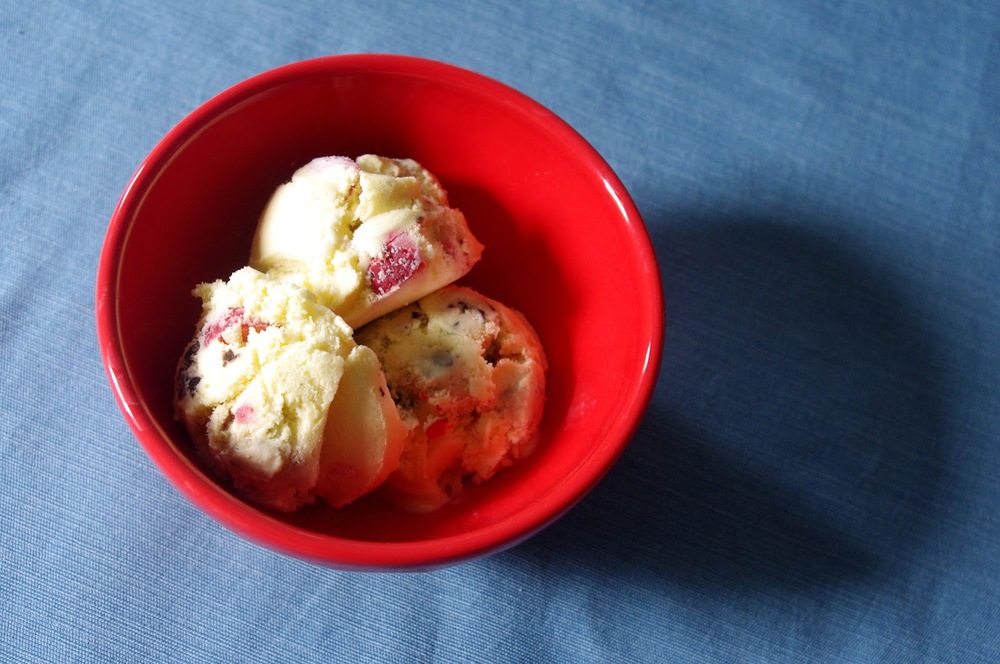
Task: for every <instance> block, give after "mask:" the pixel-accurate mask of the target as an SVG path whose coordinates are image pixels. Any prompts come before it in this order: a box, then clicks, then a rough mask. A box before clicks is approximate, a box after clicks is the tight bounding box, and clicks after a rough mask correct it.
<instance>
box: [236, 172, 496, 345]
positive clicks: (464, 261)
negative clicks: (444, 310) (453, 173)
mask: <svg viewBox="0 0 1000 664" xmlns="http://www.w3.org/2000/svg"><path fill="white" fill-rule="evenodd" d="M481 253H482V245H481V244H480V243H479V242H478V241H477V240H476V238H475V237H474V236H473V235H472V232H471V231H470V230H469V227H468V225H467V223H466V220H465V217H464V216H463V214H462V213H461V211H459V210H457V209H454V208H451V207H449V205H448V197H447V194H446V193H445V191H444V189H443V188H442V187H441V185H440V183H439V182H438V181H437V179H436V178H435V177H434V176H433V175H432V174H430V173H429V172H428V171H427V170H425V169H424V168H423V167H421V166H420V164H418V163H417V162H415V161H413V160H411V159H388V158H384V157H378V156H375V155H362V156H360V157H358V158H357V160H351V159H348V158H345V157H322V158H318V159H314V160H313V161H311V162H309V163H308V164H306V165H305V166H303V167H301V168H299V169H298V170H297V171H295V173H294V174H293V175H292V177H291V180H290V181H289V182H287V183H285V184H283V185H281V186H280V187H278V189H277V190H276V191H275V192H274V194H273V195H272V197H271V199H270V200H269V202H268V203H267V206H266V208H265V209H264V211H263V214H262V215H261V217H260V219H259V221H258V225H257V231H256V234H255V236H254V240H253V246H252V248H251V253H250V261H249V264H250V266H251V267H254V268H256V269H258V270H260V271H262V272H267V273H269V274H271V275H273V276H276V277H278V278H281V279H285V280H287V281H290V282H292V283H296V284H298V285H300V286H303V287H305V288H307V289H308V290H310V291H312V292H313V293H315V295H316V298H317V300H318V301H319V302H320V303H321V304H323V305H325V306H327V307H329V308H330V309H331V310H333V311H334V312H335V313H337V314H339V315H340V316H342V317H343V318H344V319H345V320H346V321H347V323H348V325H350V326H351V327H353V328H358V327H360V326H362V325H364V324H365V323H367V322H369V321H371V320H374V319H375V318H377V317H379V316H382V315H384V314H386V313H388V312H390V311H393V310H394V309H397V308H399V307H401V306H404V305H407V304H409V303H411V302H413V301H414V300H417V299H418V298H420V297H422V296H424V295H426V294H428V293H430V292H432V291H434V290H436V289H438V288H440V287H442V286H444V285H446V284H449V283H451V282H453V281H455V280H457V279H458V278H460V277H461V276H463V275H465V274H466V273H467V272H468V271H469V270H470V269H471V268H472V266H473V265H474V264H475V263H476V262H477V261H478V260H479V257H480V255H481Z"/></svg>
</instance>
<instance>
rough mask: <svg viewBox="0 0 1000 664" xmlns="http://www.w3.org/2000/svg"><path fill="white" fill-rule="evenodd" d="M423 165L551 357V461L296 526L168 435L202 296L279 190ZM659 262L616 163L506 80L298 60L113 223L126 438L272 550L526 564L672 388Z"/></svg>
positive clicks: (200, 112) (125, 200)
mask: <svg viewBox="0 0 1000 664" xmlns="http://www.w3.org/2000/svg"><path fill="white" fill-rule="evenodd" d="M367 152H371V153H377V154H384V155H388V156H394V157H411V158H414V159H416V160H418V161H419V162H421V163H422V164H423V165H424V166H426V167H427V168H428V169H430V170H431V172H433V173H435V174H436V175H438V177H439V178H440V179H441V181H442V182H443V184H444V186H445V188H446V189H447V190H448V193H449V195H450V199H451V203H452V205H454V206H456V207H459V208H460V209H462V210H463V211H464V212H465V214H466V217H467V218H468V220H469V225H470V227H471V228H472V230H473V232H474V233H475V234H476V235H477V236H478V237H479V239H480V240H482V241H483V243H484V244H485V245H486V251H485V254H484V257H483V259H482V261H481V262H480V263H479V264H478V265H477V266H476V267H475V268H474V269H473V271H472V273H471V274H470V275H468V277H466V278H465V279H464V280H463V283H465V284H467V285H470V286H472V287H474V288H476V289H478V290H480V291H481V292H483V293H484V294H486V295H489V296H491V297H494V298H496V299H499V300H500V301H501V302H504V303H506V304H508V305H510V306H513V307H515V308H517V309H519V310H521V311H522V312H523V313H524V314H525V315H526V316H527V317H528V319H529V320H530V321H531V322H532V323H533V325H534V326H535V328H536V329H537V331H538V333H539V335H540V337H541V339H542V342H543V344H544V345H545V349H546V351H547V353H548V356H549V361H550V365H551V366H550V369H549V374H548V401H547V405H546V411H545V417H544V420H543V423H542V432H541V436H542V439H541V443H540V445H539V447H538V449H537V451H536V452H535V453H534V454H533V455H532V456H531V457H529V458H528V459H526V460H524V461H522V462H521V463H520V464H519V465H516V466H515V467H513V468H511V469H509V470H507V471H505V472H503V473H501V474H499V475H498V476H497V477H495V478H494V479H493V480H491V481H490V482H488V483H486V484H484V485H483V486H481V487H477V488H475V489H473V490H470V491H468V492H466V493H465V494H463V496H462V497H461V498H460V499H459V500H456V501H455V502H454V503H452V504H450V505H448V506H446V507H445V508H443V509H441V510H439V511H438V512H435V513H432V514H426V515H413V514H405V513H402V512H399V511H397V510H395V509H393V508H392V507H390V506H388V505H387V504H384V503H382V502H379V501H378V499H377V498H364V499H362V500H360V501H358V502H357V503H356V504H354V505H351V506H349V507H347V508H342V509H332V508H328V507H325V506H322V505H317V506H314V507H309V508H306V509H304V510H302V511H300V512H297V513H295V514H291V515H284V514H272V513H268V512H264V511H261V510H259V509H256V508H254V507H251V506H250V505H248V504H246V503H244V502H242V501H241V500H240V499H239V498H237V497H235V496H234V495H233V494H232V493H230V492H229V490H228V489H227V488H226V487H225V486H224V485H223V484H220V483H218V482H216V481H215V480H214V479H213V478H212V476H211V475H210V474H209V473H208V472H207V471H206V469H205V468H203V467H202V466H201V464H200V463H199V461H198V460H197V458H196V457H195V455H194V454H193V453H192V448H191V444H190V441H189V440H188V438H187V436H186V434H185V433H184V431H183V429H182V428H181V427H180V426H179V425H178V423H177V422H175V421H174V419H173V411H172V406H171V389H172V385H173V382H172V380H173V373H174V368H175V366H176V362H177V358H178V356H179V355H180V353H181V350H182V348H183V346H184V344H185V343H186V342H187V341H188V339H189V338H190V336H191V335H192V333H193V330H194V324H195V321H196V319H197V316H198V313H199V311H200V303H199V302H198V301H197V300H196V299H195V298H194V297H192V296H191V294H190V292H191V288H192V287H193V286H194V285H195V284H197V283H199V282H201V281H208V280H213V279H217V278H227V277H228V276H229V274H230V273H232V272H233V271H234V270H236V269H238V268H240V267H241V266H243V265H244V264H245V262H246V260H247V256H248V254H249V249H250V241H251V238H252V234H253V231H254V227H255V225H256V221H257V216H258V214H259V213H260V211H261V208H262V207H263V205H264V203H265V201H266V199H267V198H268V196H269V195H270V193H271V192H272V191H273V190H274V188H275V187H276V186H277V185H278V184H280V183H281V182H283V181H284V180H286V179H287V178H288V177H289V176H290V175H291V173H292V172H293V171H294V170H295V169H296V168H297V167H299V166H301V165H303V164H305V163H306V162H308V161H309V160H310V159H312V158H314V157H318V156H323V155H347V156H352V157H353V156H357V155H360V154H363V153H367ZM663 316H664V310H663V299H662V293H661V288H660V278H659V272H658V268H657V263H656V257H655V255H654V252H653V250H652V247H651V244H650V242H649V237H648V235H647V233H646V230H645V227H644V226H643V223H642V219H641V218H640V216H639V213H638V211H637V210H636V208H635V206H634V204H633V202H632V200H631V199H630V197H629V195H628V193H627V192H626V190H625V188H624V187H623V186H622V184H621V182H620V181H619V180H618V178H617V177H616V176H615V174H614V173H613V172H612V170H611V168H610V167H609V166H608V165H607V164H606V163H605V162H604V161H603V160H602V159H601V157H600V156H599V155H598V154H597V152H596V151H595V150H594V149H593V148H592V147H591V146H590V145H589V144H588V143H587V142H586V141H585V140H584V139H583V138H582V137H581V136H580V135H579V134H577V133H576V132H575V131H573V129H572V128H570V127H569V126H568V125H567V124H566V123H565V122H563V121H562V120H560V119H559V118H558V117H557V116H555V115H554V114H553V113H552V112H550V111H548V110H546V109H545V108H543V107H542V106H540V105H539V104H538V103H536V102H534V101H532V100H531V99H529V98H527V97H526V96H524V95H522V94H520V93H519V92H517V91H515V90H513V89H511V88H509V87H507V86H505V85H502V84H500V83H498V82H496V81H493V80H490V79H488V78H485V77H483V76H481V75H478V74H475V73H473V72H470V71H466V70H463V69H459V68H456V67H453V66H450V65H446V64H442V63H439V62H433V61H428V60H422V59H417V58H411V57H402V56H394V55H347V56H333V57H326V58H318V59H314V60H308V61H304V62H299V63H295V64H291V65H287V66H284V67H280V68H278V69H274V70H272V71H268V72H265V73H263V74H260V75H258V76H255V77H253V78H250V79H248V80H246V81H244V82H242V83H239V84H238V85H235V86H234V87H232V88H230V89H228V90H226V91H225V92H222V93H221V94H219V95H218V96H216V97H214V98H213V99H211V100H209V101H208V102H206V103H205V104H204V105H202V106H200V107H199V108H197V109H196V110H195V111H194V112H193V113H191V114H190V115H189V116H188V117H186V118H184V120H182V121H181V122H180V123H179V124H178V125H177V126H176V127H175V128H174V129H173V130H171V131H170V133H168V134H167V135H166V136H165V137H164V138H163V140H162V141H160V142H159V143H158V144H157V145H156V147H155V148H154V149H153V151H152V152H151V153H150V154H149V156H148V157H147V158H146V159H145V160H144V161H143V162H142V164H141V165H140V166H139V168H138V170H137V171H136V173H135V175H134V176H133V178H132V181H131V182H130V183H129V184H128V187H127V188H126V189H125V192H124V193H123V194H122V197H121V200H120V201H119V203H118V206H117V207H116V209H115V211H114V214H113V216H112V218H111V222H110V226H109V228H108V232H107V237H106V239H105V244H104V247H103V251H102V254H101V258H100V265H99V268H98V274H97V333H98V338H99V341H100V347H101V353H102V356H103V360H104V365H105V367H106V370H107V375H108V379H109V381H110V383H111V387H112V390H113V391H114V394H115V398H116V399H117V401H118V404H119V405H120V407H121V409H122V411H123V413H124V414H125V418H126V420H127V421H128V424H129V426H130V427H131V428H132V430H133V431H134V433H135V435H136V437H137V438H138V439H139V442H140V443H141V444H142V445H143V447H144V448H145V450H146V452H147V453H148V454H149V456H150V457H151V458H152V459H153V461H154V462H155V463H156V464H157V466H158V467H159V468H160V470H161V471H162V472H163V473H164V475H166V477H167V478H169V480H170V481H172V482H173V484H174V485H175V486H176V487H177V488H178V489H179V490H180V491H181V493H183V494H184V495H185V496H187V498H188V499H190V500H191V501H192V502H193V503H194V504H195V505H197V506H198V507H199V508H201V509H202V510H204V511H205V512H206V513H207V514H209V515H210V516H211V517H213V518H214V519H216V520H217V521H219V522H220V523H222V524H224V525H225V526H227V527H228V528H230V529H232V530H233V531H235V532H237V533H239V534H240V535H242V536H244V537H246V538H248V539H250V540H252V541H254V542H256V543H258V544H261V545H263V546H266V547H269V548H271V549H274V550H277V551H280V552H283V553H286V554H290V555H293V556H296V557H299V558H303V559H307V560H311V561H315V562H319V563H324V564H328V565H331V566H334V567H337V568H341V569H363V570H380V569H381V570H392V569H395V570H398V569H429V568H434V567H440V566H443V565H446V564H451V563H455V562H458V561H462V560H466V559H469V558H473V557H476V556H480V555H484V554H488V553H493V552H496V551H499V550H502V549H504V548H507V547H510V546H512V545H514V544H516V543H518V542H520V541H522V540H524V539H525V538H527V537H528V536H530V535H532V534H533V533H536V532H537V531H538V530H540V529H541V528H543V527H544V526H546V525H547V524H549V523H551V522H552V521H553V520H555V519H556V518H558V517H559V516H560V515H562V514H563V513H564V512H565V511H566V510H567V509H569V508H570V507H572V506H573V505H574V504H575V503H576V502H577V501H578V500H579V499H580V498H582V497H583V496H584V495H585V494H586V493H587V492H588V491H589V490H590V489H591V488H592V487H593V486H594V485H595V484H596V483H597V482H598V481H599V480H600V479H601V477H602V476H603V475H604V474H605V473H606V472H607V471H608V469H609V468H610V467H611V466H612V464H614V463H615V461H616V460H617V459H618V457H619V456H620V455H621V453H622V451H623V450H624V449H625V447H626V445H627V444H628V442H629V440H630V438H631V437H632V435H633V433H634V431H635V429H636V427H637V426H638V424H639V421H640V419H641V417H642V414H643V412H644V410H645V408H646V407H647V405H648V403H649V399H650V396H651V394H652V391H653V387H654V384H655V381H656V377H657V374H658V371H659V363H660V355H661V346H662V338H663Z"/></svg>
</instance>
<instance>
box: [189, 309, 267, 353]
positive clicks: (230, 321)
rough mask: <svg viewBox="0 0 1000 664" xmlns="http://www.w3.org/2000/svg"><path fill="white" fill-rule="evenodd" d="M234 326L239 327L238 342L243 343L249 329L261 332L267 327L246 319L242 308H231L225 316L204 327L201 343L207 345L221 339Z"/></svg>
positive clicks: (252, 319) (251, 319)
mask: <svg viewBox="0 0 1000 664" xmlns="http://www.w3.org/2000/svg"><path fill="white" fill-rule="evenodd" d="M236 325H239V326H240V340H241V341H244V342H245V341H246V340H247V335H248V334H250V329H251V328H253V329H254V330H257V331H258V332H261V331H262V330H265V329H266V328H267V327H268V324H267V323H265V322H263V321H259V320H257V319H256V318H247V317H246V315H245V312H244V310H243V307H233V308H232V309H230V310H229V311H227V312H226V315H225V316H223V317H222V318H220V319H219V320H217V321H215V322H214V323H212V324H211V325H208V326H206V327H205V331H204V332H203V333H202V335H203V336H202V339H203V342H204V343H205V344H206V345H207V344H210V343H212V342H213V341H215V340H216V339H221V338H222V335H224V334H225V333H226V330H228V329H229V328H231V327H234V326H236Z"/></svg>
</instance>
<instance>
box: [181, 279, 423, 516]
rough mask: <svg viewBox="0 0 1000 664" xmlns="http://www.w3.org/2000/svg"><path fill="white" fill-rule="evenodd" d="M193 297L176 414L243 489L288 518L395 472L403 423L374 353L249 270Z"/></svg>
mask: <svg viewBox="0 0 1000 664" xmlns="http://www.w3.org/2000/svg"><path fill="white" fill-rule="evenodd" d="M193 293H194V294H195V295H196V296H198V297H200V298H201V299H202V314H201V318H200V320H199V322H198V325H197V330H196V333H195V336H194V338H193V339H192V341H191V342H190V343H189V344H188V346H187V348H186V349H185V351H184V353H183V356H182V357H181V360H180V363H179V365H178V368H177V373H176V392H175V399H174V404H175V410H176V413H177V416H178V419H180V420H181V421H182V422H183V424H184V426H185V427H186V429H187V430H188V433H189V434H190V436H191V438H192V440H193V441H194V443H195V446H196V448H197V450H198V452H199V454H200V455H201V456H202V457H203V458H204V459H205V460H206V462H207V463H208V465H209V466H211V468H212V469H214V470H215V471H216V472H217V473H219V474H220V475H222V476H224V477H228V478H229V479H231V480H232V482H233V485H234V488H235V489H236V490H237V492H238V493H240V494H241V495H242V496H243V497H245V498H246V499H247V500H248V501H250V502H252V503H254V504H256V505H258V506H261V507H265V508H270V509H274V510H280V511H291V510H295V509H297V508H299V507H301V506H302V505H305V504H308V503H310V502H312V501H313V500H314V499H315V498H316V497H317V495H318V496H321V497H324V498H327V500H328V501H329V502H330V503H331V504H335V505H343V504H346V503H349V502H351V501H352V500H354V499H355V498H357V497H358V496H360V495H362V494H364V493H367V492H368V491H370V490H371V489H373V488H374V487H376V486H377V485H378V484H379V483H381V481H382V480H384V479H385V477H386V476H387V475H388V474H389V472H391V471H392V470H393V469H394V468H395V467H396V465H397V464H398V460H399V455H400V453H401V444H402V441H403V438H404V437H405V435H406V427H405V425H404V424H403V423H402V421H401V420H400V418H399V415H398V413H397V411H396V409H395V407H394V406H393V404H392V402H391V400H390V399H389V398H388V396H387V395H388V390H387V386H386V384H385V379H384V376H383V375H382V372H381V369H380V368H379V366H378V363H377V361H376V360H375V358H374V355H373V354H372V352H371V351H370V350H369V349H366V348H361V347H358V346H357V344H356V343H355V342H354V341H353V339H352V330H351V328H350V327H349V326H348V325H347V324H346V323H345V322H344V321H343V320H342V319H341V318H340V317H338V316H336V315H335V314H334V313H333V312H331V311H330V310H329V309H327V308H326V307H324V306H322V305H320V304H319V303H317V302H316V300H315V297H314V296H313V295H312V294H311V293H310V292H309V291H307V290H305V289H303V288H301V287H299V286H296V285H294V284H291V283H289V282H286V281H281V280H277V279H274V278H271V277H269V276H267V275H265V274H263V273H261V272H259V271H257V270H254V269H252V268H249V267H247V268H243V269H241V270H238V271H237V272H235V273H233V275H232V276H231V277H230V278H229V280H228V281H221V280H220V281H215V282H213V283H205V284H200V285H199V286H197V287H196V288H195V289H194V291H193ZM347 437H350V438H351V439H352V441H353V444H352V445H347V444H346V438H347ZM333 474H336V476H337V477H338V478H339V479H338V481H337V482H335V483H334V482H331V481H330V480H329V477H331V476H332V475H333ZM321 475H325V476H324V477H323V478H322V479H321Z"/></svg>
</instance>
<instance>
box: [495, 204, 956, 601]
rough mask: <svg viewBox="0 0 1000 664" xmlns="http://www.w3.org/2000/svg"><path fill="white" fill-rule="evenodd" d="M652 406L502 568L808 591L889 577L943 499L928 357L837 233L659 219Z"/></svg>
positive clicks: (803, 221) (791, 218)
mask: <svg viewBox="0 0 1000 664" xmlns="http://www.w3.org/2000/svg"><path fill="white" fill-rule="evenodd" d="M651 221H652V223H650V224H649V226H650V230H651V233H652V234H653V241H654V244H655V246H656V250H657V254H658V258H659V260H660V262H661V269H662V273H663V277H662V279H663V284H664V293H665V299H666V304H667V332H666V339H665V342H664V356H663V364H662V365H661V369H660V380H659V383H658V388H657V393H656V395H655V396H654V399H653V405H652V406H651V409H650V411H649V412H648V413H647V415H646V417H645V419H644V421H643V423H642V424H641V426H640V428H639V430H638V431H637V434H636V436H635V437H634V439H633V442H632V444H631V445H630V447H629V449H628V450H627V451H626V453H625V454H624V455H623V457H622V459H621V460H620V462H619V463H618V465H617V466H616V467H615V469H613V471H612V472H611V473H609V475H608V476H607V477H606V478H605V480H604V481H603V482H602V483H601V485H600V486H599V487H597V488H596V489H595V490H594V491H593V492H592V493H591V494H590V495H589V496H588V497H587V498H586V499H585V500H584V501H582V502H581V503H580V505H578V506H577V507H576V508H575V510H573V511H572V512H571V513H570V514H568V515H567V516H566V517H564V518H563V519H562V520H561V521H560V522H558V523H556V524H554V525H553V526H552V527H550V528H549V529H548V530H547V531H545V532H543V533H541V534H540V535H538V536H536V537H535V538H533V539H532V540H530V541H528V542H526V543H524V544H522V545H521V546H519V547H517V548H515V549H513V550H512V551H511V552H510V553H508V554H506V555H509V556H512V557H513V558H514V560H515V561H516V560H517V558H527V559H532V560H534V561H535V562H536V563H537V560H538V559H543V560H545V559H554V560H558V561H560V563H562V562H567V560H568V562H571V563H573V564H578V565H582V566H586V567H595V568H597V571H598V572H599V573H601V574H605V575H612V576H615V575H618V576H632V575H634V574H635V573H636V572H645V573H653V574H655V575H657V576H659V577H660V578H662V579H664V580H668V581H670V582H672V583H682V584H691V585H696V586H699V587H701V586H706V585H708V586H716V587H721V588H730V589H732V588H748V587H749V588H754V589H758V590H767V589H774V588H785V589H789V590H790V591H795V592H806V591H808V590H809V589H812V588H816V587H818V586H833V585H839V584H841V583H843V582H852V581H853V582H862V583H865V582H872V583H874V582H875V581H876V580H878V579H886V578H889V577H891V576H892V575H893V574H895V573H896V572H898V571H899V569H900V567H899V566H900V565H902V564H903V563H902V562H899V561H905V560H906V559H907V557H908V553H909V552H911V551H912V549H913V548H914V547H916V546H918V544H919V542H920V540H921V537H922V534H923V533H925V532H926V530H927V525H928V523H929V522H930V520H931V519H932V518H933V515H932V508H933V506H934V505H935V504H936V501H937V499H938V497H939V495H940V493H941V490H942V484H943V466H942V457H943V454H942V436H943V433H942V428H943V410H944V408H943V395H942V392H941V389H940V386H939V384H938V380H937V379H936V374H935V366H939V365H938V364H937V363H936V360H935V355H934V348H932V346H931V344H930V343H929V341H928V339H927V337H926V335H924V334H922V332H921V329H920V324H919V320H918V319H917V318H916V316H915V313H914V311H912V310H911V308H910V307H908V306H907V303H906V301H905V298H904V297H903V295H902V292H901V291H900V290H898V289H896V288H894V287H893V285H892V281H891V275H890V274H889V273H888V272H887V271H886V270H885V269H883V268H882V267H881V266H880V265H879V264H878V263H877V262H876V261H873V260H871V259H869V258H867V257H866V256H865V255H864V254H863V253H862V252H861V251H860V250H858V249H854V248H852V247H850V246H848V245H846V244H845V243H843V242H842V241H839V240H838V239H836V238H834V237H832V236H829V235H827V234H824V233H823V232H821V231H819V230H814V229H822V228H824V227H830V224H829V223H826V222H829V218H828V217H827V218H826V219H825V220H824V218H823V217H821V216H819V215H817V214H815V213H785V212H782V213H777V214H774V215H751V214H747V215H740V214H734V215H731V216H725V217H717V218H706V217H705V216H704V215H695V214H690V215H684V214H677V213H670V214H661V215H658V216H657V215H654V216H652V217H651Z"/></svg>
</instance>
